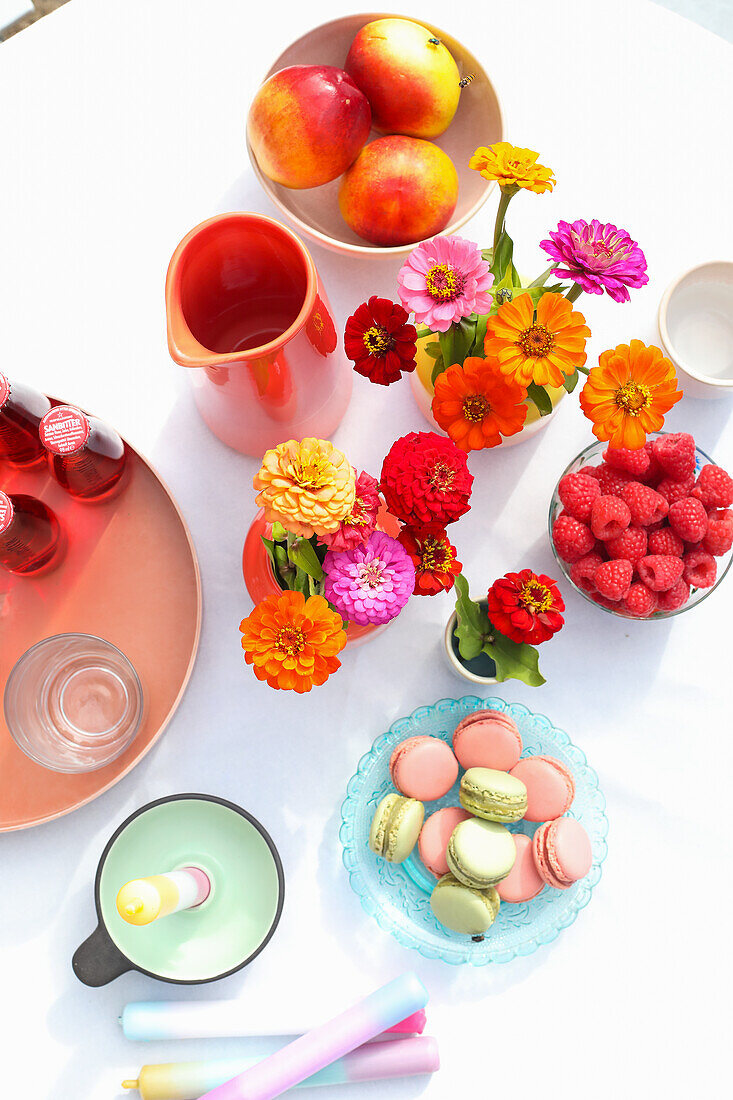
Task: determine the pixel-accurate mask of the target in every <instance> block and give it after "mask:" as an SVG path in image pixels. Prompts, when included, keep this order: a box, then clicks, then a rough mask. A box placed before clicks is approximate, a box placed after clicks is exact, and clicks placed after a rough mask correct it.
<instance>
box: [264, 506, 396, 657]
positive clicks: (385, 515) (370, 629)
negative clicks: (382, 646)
mask: <svg viewBox="0 0 733 1100" xmlns="http://www.w3.org/2000/svg"><path fill="white" fill-rule="evenodd" d="M378 527H379V529H380V531H385V533H386V534H388V535H392V537H393V538H394V537H396V535H397V533H398V531H399V524H398V523H397V520H396V519H395V518H394V516H392V515H390V514H389V512H388V511H387V509H386V508H384V507H383V508H382V509H381V510H380V513H379V518H378ZM271 533H272V526H271V524H269V523H268V522H267V521H266V519H265V513H264V511H263V510H262V508H260V510H259V512H258V513H257V515H256V516H255V518H254V519H253V520H252V526H251V527H250V529H249V531H248V532H247V537H246V539H245V540H244V550H243V551H242V573H243V574H244V583H245V586H246V588H247V591H248V592H249V595H250V598H251V599H252V600H253V601H254V603H255V604H258V603H259V602H260V600H264V598H265V596H271V595H273V593H274V594H275V595H279V594H280V592H282V589H281V587H280V585H279V584H278V582H277V580H276V579H275V573H274V572H273V568H272V562H271V561H270V558H269V555H268V553H267V551H266V550H265V547H264V546H263V544H262V536H263V535H264V536H265V538H269V537H270V535H271ZM388 626H389V623H384V625H382V626H362V625H361V623H349V625H348V626H347V628H346V638H347V642H346V644H347V646H355V645H361V643H362V642H366V641H369V639H371V638H376V637H377V635H378V634H381V633H382V631H383V630H386V629H387V627H388Z"/></svg>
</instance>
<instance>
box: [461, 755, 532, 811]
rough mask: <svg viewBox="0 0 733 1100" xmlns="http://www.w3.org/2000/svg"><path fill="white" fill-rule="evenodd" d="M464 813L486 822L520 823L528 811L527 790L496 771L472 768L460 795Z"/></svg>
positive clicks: (509, 777) (521, 783)
mask: <svg viewBox="0 0 733 1100" xmlns="http://www.w3.org/2000/svg"><path fill="white" fill-rule="evenodd" d="M459 798H460V802H461V805H462V806H463V808H464V810H468V812H469V813H470V814H475V815H476V817H483V818H485V820H486V821H498V822H500V823H502V822H503V823H505V824H506V823H507V822H510V821H521V819H522V818H523V817H524V815H525V813H526V812H527V788H526V787H525V785H524V783H523V782H522V780H521V779H517V778H516V777H515V776H513V775H509V774H508V772H499V771H495V770H494V769H493V768H469V769H468V771H467V772H466V773H465V774H464V776H463V779H462V780H461V791H460V794H459Z"/></svg>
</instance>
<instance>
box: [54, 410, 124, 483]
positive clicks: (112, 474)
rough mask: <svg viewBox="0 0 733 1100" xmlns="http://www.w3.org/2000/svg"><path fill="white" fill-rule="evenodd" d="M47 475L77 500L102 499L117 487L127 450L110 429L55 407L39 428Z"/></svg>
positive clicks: (76, 411) (77, 412) (95, 420)
mask: <svg viewBox="0 0 733 1100" xmlns="http://www.w3.org/2000/svg"><path fill="white" fill-rule="evenodd" d="M40 436H41V442H42V443H43V445H44V447H45V448H46V451H47V452H48V464H49V468H50V470H51V473H52V474H53V476H54V477H55V478H56V480H57V481H58V483H59V485H61V486H62V487H63V488H64V489H66V490H67V492H69V493H70V494H71V495H72V496H73V497H76V498H77V499H79V500H102V499H104V498H106V497H109V496H111V495H112V493H113V492H114V491H115V490H116V489H117V488H118V485H119V482H120V478H121V477H122V475H123V473H124V470H125V462H126V461H127V449H126V447H125V444H124V443H123V441H122V440H121V439H120V437H119V435H118V434H117V432H116V431H115V430H114V428H110V427H108V425H107V424H105V423H103V421H101V420H98V419H97V418H96V417H95V416H87V415H86V414H85V413H83V412H82V411H81V410H80V409H77V408H75V407H74V406H73V405H57V406H56V408H54V409H51V411H50V412H48V413H46V415H45V416H44V418H43V420H42V421H41V425H40Z"/></svg>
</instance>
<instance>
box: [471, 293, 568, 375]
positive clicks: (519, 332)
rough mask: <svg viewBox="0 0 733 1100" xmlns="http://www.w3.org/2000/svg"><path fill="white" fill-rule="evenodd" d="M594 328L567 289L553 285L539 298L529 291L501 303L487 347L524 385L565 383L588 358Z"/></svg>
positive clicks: (488, 331) (489, 325) (488, 330)
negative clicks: (558, 291) (564, 293)
mask: <svg viewBox="0 0 733 1100" xmlns="http://www.w3.org/2000/svg"><path fill="white" fill-rule="evenodd" d="M588 336H590V329H589V328H588V326H587V325H586V323H585V317H584V316H583V314H582V313H576V311H575V310H574V309H573V307H572V305H571V304H570V302H569V301H568V300H567V298H564V297H563V296H562V294H554V293H553V292H552V291H549V290H548V291H547V292H546V293H545V294H543V295H542V297H541V298H540V300H539V302H538V303H537V309H536V310H535V307H534V305H533V303H532V298H531V297H530V295H529V294H520V296H519V297H518V298H515V299H514V301H513V302H506V303H505V304H504V305H503V306H500V307H499V309H498V310H497V312H496V314H495V315H494V316H493V317H489V320H488V322H487V325H486V339H485V340H484V350H485V352H486V355H487V356H489V357H491V356H496V358H497V359H498V361H499V366H500V368H501V370H502V372H503V373H504V374H508V375H510V376H511V377H512V378H514V379H515V380H516V381H517V382H520V383H521V385H523V386H528V385H529V384H530V382H534V383H536V385H538V386H556V387H559V386H562V384H563V376H564V375H566V374H567V375H571V374H573V373H574V372H575V370H576V369H577V368H578V367H582V366H583V365H584V363H585V360H586V354H585V341H586V339H587V337H588Z"/></svg>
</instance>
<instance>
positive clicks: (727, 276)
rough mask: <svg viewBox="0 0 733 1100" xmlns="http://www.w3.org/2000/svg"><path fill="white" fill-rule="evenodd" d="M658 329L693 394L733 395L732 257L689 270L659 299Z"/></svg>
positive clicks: (686, 388)
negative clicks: (730, 259) (730, 260)
mask: <svg viewBox="0 0 733 1100" xmlns="http://www.w3.org/2000/svg"><path fill="white" fill-rule="evenodd" d="M658 323H659V335H660V338H661V341H662V347H663V348H664V351H665V354H666V355H667V356H669V358H670V359H671V360H672V362H673V363H674V365H675V367H676V368H677V373H678V377H679V382H680V385H681V387H682V389H683V390H684V391H685V393H686V394H687V395H688V396H689V397H703V398H710V397H732V396H733V263H729V262H727V261H722V260H721V261H716V262H712V263H706V264H701V265H700V266H699V267H693V268H691V269H690V270H689V271H686V272H685V273H684V274H683V275H680V276H679V278H677V279H675V280H674V282H672V283H670V285H669V286H668V287H667V289H666V290H665V292H664V295H663V296H662V300H661V302H660V303H659V314H658Z"/></svg>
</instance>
